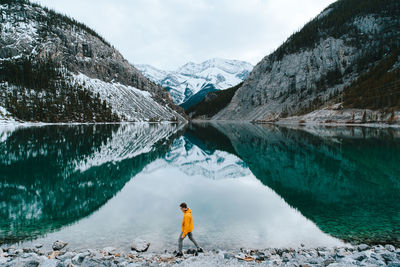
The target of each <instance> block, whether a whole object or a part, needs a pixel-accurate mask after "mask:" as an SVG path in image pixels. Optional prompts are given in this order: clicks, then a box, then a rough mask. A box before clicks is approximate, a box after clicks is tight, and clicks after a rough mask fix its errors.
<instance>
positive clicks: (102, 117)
mask: <svg viewBox="0 0 400 267" xmlns="http://www.w3.org/2000/svg"><path fill="white" fill-rule="evenodd" d="M0 83H1V85H0V86H1V95H0V104H1V105H2V106H4V107H5V108H6V109H7V110H8V111H9V112H10V113H11V114H12V115H13V116H14V117H16V118H17V119H20V120H23V121H42V122H115V121H120V118H119V117H118V115H116V114H115V113H113V112H112V109H111V107H110V106H109V105H107V103H106V101H102V100H101V99H100V95H99V94H98V95H94V94H93V93H92V92H90V91H88V90H86V89H85V88H83V86H82V85H79V84H77V83H75V82H73V80H72V79H71V78H70V77H68V74H67V72H66V71H65V70H63V69H62V68H61V67H60V66H57V65H56V64H55V63H54V62H52V61H49V60H47V61H36V62H35V61H33V60H31V59H29V58H22V59H20V60H15V61H1V62H0Z"/></svg>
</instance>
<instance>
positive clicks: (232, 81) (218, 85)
mask: <svg viewBox="0 0 400 267" xmlns="http://www.w3.org/2000/svg"><path fill="white" fill-rule="evenodd" d="M136 67H137V68H138V69H139V70H141V71H142V72H143V74H144V75H145V76H146V77H148V78H149V79H150V80H152V81H154V82H156V83H157V84H159V85H161V86H163V87H164V88H166V89H167V90H168V91H169V92H170V94H171V97H172V98H173V100H174V102H175V103H176V104H179V105H181V106H183V105H184V103H185V102H187V101H188V100H189V99H190V98H191V97H192V96H194V95H196V94H197V93H199V92H200V91H201V90H203V89H208V90H209V89H210V88H212V89H215V90H223V89H227V88H230V87H232V86H235V85H237V84H238V83H240V82H242V80H243V79H244V78H246V77H247V75H248V74H249V73H250V71H251V69H252V68H253V66H252V65H251V64H250V63H248V62H245V61H240V60H228V59H221V58H213V59H209V60H206V61H204V62H201V63H199V64H197V63H194V62H188V63H186V64H184V65H182V66H181V67H179V68H177V69H176V70H173V71H165V70H160V69H158V68H155V67H153V66H151V65H145V64H137V65H136ZM201 99H202V98H201ZM192 101H193V100H192ZM194 102H195V103H197V102H198V101H197V100H195V101H194ZM184 107H185V106H184ZM186 108H188V107H185V109H186Z"/></svg>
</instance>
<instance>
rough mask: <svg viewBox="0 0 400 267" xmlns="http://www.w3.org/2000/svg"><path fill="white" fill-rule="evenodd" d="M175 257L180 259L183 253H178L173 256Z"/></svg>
mask: <svg viewBox="0 0 400 267" xmlns="http://www.w3.org/2000/svg"><path fill="white" fill-rule="evenodd" d="M175 257H177V258H180V257H183V253H182V252H178V253H176V254H175Z"/></svg>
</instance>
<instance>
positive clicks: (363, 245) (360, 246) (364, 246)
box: [357, 244, 369, 251]
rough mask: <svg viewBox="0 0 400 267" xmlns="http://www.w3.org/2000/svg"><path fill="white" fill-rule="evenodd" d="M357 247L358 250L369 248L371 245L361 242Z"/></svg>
mask: <svg viewBox="0 0 400 267" xmlns="http://www.w3.org/2000/svg"><path fill="white" fill-rule="evenodd" d="M357 249H358V251H364V250H367V249H369V246H368V245H366V244H361V245H358V246H357Z"/></svg>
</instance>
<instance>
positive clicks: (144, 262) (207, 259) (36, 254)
mask: <svg viewBox="0 0 400 267" xmlns="http://www.w3.org/2000/svg"><path fill="white" fill-rule="evenodd" d="M149 245H150V244H149V243H147V242H141V243H139V244H138V243H136V244H133V245H132V246H131V251H130V252H125V251H123V250H122V249H121V250H118V249H116V248H113V247H106V248H104V249H87V250H84V251H76V250H71V249H70V248H68V247H67V243H65V242H62V241H56V242H55V243H54V244H53V246H52V248H53V250H51V251H45V250H44V249H43V245H41V244H38V245H35V247H33V248H17V247H15V246H2V247H1V248H0V266H27V267H36V266H46V267H52V266H54V267H63V266H65V267H73V266H82V267H89V266H117V267H119V266H258V265H259V266H297V267H300V266H303V267H305V266H330V267H334V266H390V267H399V266H400V248H396V247H394V246H392V245H386V246H382V245H376V246H368V245H365V244H362V245H358V246H349V247H334V248H327V247H319V248H305V247H300V248H297V249H291V248H286V249H282V248H267V249H258V250H250V249H240V250H237V251H223V250H211V251H205V252H204V253H197V251H196V250H193V249H189V250H186V251H184V252H185V253H184V256H183V257H180V258H178V257H175V256H174V252H168V251H165V252H164V253H155V252H148V251H147V249H148V247H149Z"/></svg>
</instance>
